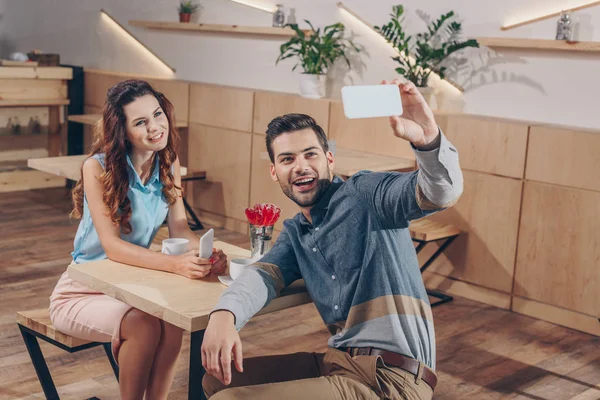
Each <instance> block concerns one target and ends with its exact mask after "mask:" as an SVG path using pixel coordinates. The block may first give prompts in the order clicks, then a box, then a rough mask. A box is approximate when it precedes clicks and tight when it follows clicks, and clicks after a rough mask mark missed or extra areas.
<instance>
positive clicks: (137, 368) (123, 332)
mask: <svg viewBox="0 0 600 400" xmlns="http://www.w3.org/2000/svg"><path fill="white" fill-rule="evenodd" d="M99 130H100V132H98V134H97V136H96V141H95V143H94V144H93V146H92V150H91V156H90V157H89V158H88V159H87V160H86V161H85V162H84V164H83V166H82V174H81V176H82V179H81V180H80V181H79V182H78V183H77V185H76V186H75V188H74V189H73V194H72V196H73V204H74V209H73V212H72V215H73V216H74V217H77V218H81V221H80V223H79V228H78V230H77V235H76V237H75V243H74V251H73V253H72V255H73V262H74V263H76V264H80V263H85V262H89V261H95V260H101V259H105V258H110V259H111V260H114V261H118V262H122V263H125V264H130V265H136V266H139V267H143V268H149V269H155V270H161V271H167V272H172V273H176V274H180V275H183V276H186V277H188V278H190V279H199V278H203V277H205V276H206V275H208V274H209V273H214V274H221V273H223V272H224V270H225V268H226V266H227V259H226V256H225V255H224V254H223V252H222V251H215V252H214V253H213V255H212V256H211V258H210V260H207V259H201V258H198V250H197V249H196V250H192V251H189V252H188V253H186V254H183V255H165V254H161V253H157V252H154V251H151V250H149V249H148V247H149V246H150V244H151V243H152V240H153V238H154V236H155V235H156V232H157V231H158V229H159V227H160V225H161V224H162V223H163V222H164V220H165V218H167V223H168V226H169V236H170V237H180V238H187V239H189V240H190V243H198V236H196V235H195V234H194V233H193V232H192V231H191V230H190V229H189V227H188V224H187V217H186V214H185V208H184V205H183V200H182V197H181V174H180V166H179V160H178V158H177V155H176V154H175V148H176V146H177V141H178V139H179V137H178V133H177V129H176V127H175V116H174V112H173V105H172V104H171V103H170V102H169V100H167V99H166V98H165V97H164V96H163V95H162V94H161V93H158V92H156V91H155V90H154V89H153V88H152V87H151V86H150V85H149V84H148V83H147V82H144V81H140V80H128V81H124V82H120V83H117V84H116V85H114V86H113V87H112V88H110V89H109V91H108V94H107V97H106V103H105V105H104V110H103V123H102V125H101V127H100V129H99ZM50 318H51V320H52V323H53V324H54V326H55V327H56V328H57V329H58V330H59V331H61V332H64V333H67V334H69V335H72V336H75V337H79V338H82V339H86V340H91V341H98V342H109V341H110V342H112V349H113V354H114V356H115V359H116V360H117V362H118V363H119V366H120V369H119V386H120V391H121V398H122V399H142V398H143V396H144V394H145V396H146V397H145V398H146V399H166V398H167V394H168V392H169V389H170V387H171V384H172V382H173V377H174V374H175V363H176V361H177V358H178V356H179V351H180V348H181V338H182V330H181V329H180V328H177V327H175V326H173V325H171V324H169V323H166V322H164V321H161V320H159V319H158V318H156V317H153V316H151V315H149V314H146V313H144V312H142V311H140V310H137V309H134V308H132V307H130V306H128V305H127V304H124V303H122V302H120V301H118V300H116V299H113V298H112V297H109V296H106V295H104V294H102V293H100V292H96V291H94V290H91V289H89V288H87V287H85V286H84V285H82V284H80V283H78V282H75V281H73V280H71V279H70V278H69V277H68V276H67V273H66V272H65V273H64V274H63V275H62V277H61V278H60V280H59V282H58V284H57V285H56V288H55V289H54V292H53V293H52V296H51V297H50Z"/></svg>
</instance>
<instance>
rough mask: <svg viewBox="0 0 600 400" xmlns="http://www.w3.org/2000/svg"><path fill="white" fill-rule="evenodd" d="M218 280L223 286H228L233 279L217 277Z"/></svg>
mask: <svg viewBox="0 0 600 400" xmlns="http://www.w3.org/2000/svg"><path fill="white" fill-rule="evenodd" d="M219 280H220V281H221V283H222V284H223V285H225V286H229V285H231V284H232V283H233V278H232V277H231V276H229V275H219Z"/></svg>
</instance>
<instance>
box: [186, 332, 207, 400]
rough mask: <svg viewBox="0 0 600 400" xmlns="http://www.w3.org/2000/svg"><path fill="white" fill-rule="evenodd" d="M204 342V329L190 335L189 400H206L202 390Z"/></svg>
mask: <svg viewBox="0 0 600 400" xmlns="http://www.w3.org/2000/svg"><path fill="white" fill-rule="evenodd" d="M203 340H204V329H203V330H201V331H196V332H192V333H191V335H190V371H189V377H188V381H189V382H188V385H189V386H188V400H206V396H205V395H204V390H203V389H202V378H204V373H205V372H206V371H205V370H204V367H203V366H202V352H201V351H200V349H201V347H202V341H203Z"/></svg>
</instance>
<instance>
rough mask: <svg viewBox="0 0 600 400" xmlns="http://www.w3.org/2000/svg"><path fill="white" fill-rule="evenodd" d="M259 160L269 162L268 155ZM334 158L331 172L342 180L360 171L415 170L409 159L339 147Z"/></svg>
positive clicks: (263, 153)
mask: <svg viewBox="0 0 600 400" xmlns="http://www.w3.org/2000/svg"><path fill="white" fill-rule="evenodd" d="M260 158H261V159H263V160H267V161H270V158H269V154H268V153H267V152H266V151H264V152H261V153H260ZM334 158H335V168H334V171H333V172H334V173H335V174H337V175H340V176H342V177H344V178H348V177H350V176H352V175H354V174H355V173H357V172H358V171H362V170H367V171H373V172H382V171H401V172H407V171H414V170H415V168H416V161H415V160H413V159H410V158H404V157H390V156H382V155H380V154H373V153H365V152H364V151H358V150H349V149H344V148H339V147H338V148H337V149H336V151H335V154H334Z"/></svg>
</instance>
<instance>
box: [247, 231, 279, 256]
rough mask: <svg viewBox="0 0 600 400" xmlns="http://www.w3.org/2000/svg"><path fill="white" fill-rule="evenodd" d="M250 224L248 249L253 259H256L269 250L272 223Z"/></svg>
mask: <svg viewBox="0 0 600 400" xmlns="http://www.w3.org/2000/svg"><path fill="white" fill-rule="evenodd" d="M249 225H250V251H251V253H252V255H251V257H252V259H253V260H258V259H260V258H261V257H262V256H264V255H265V254H267V253H268V252H269V250H271V247H272V246H273V242H272V240H271V238H272V237H273V225H271V226H258V225H252V224H249Z"/></svg>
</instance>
